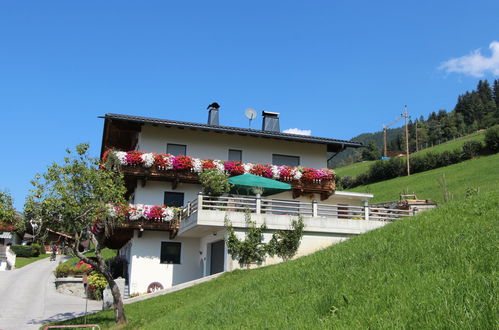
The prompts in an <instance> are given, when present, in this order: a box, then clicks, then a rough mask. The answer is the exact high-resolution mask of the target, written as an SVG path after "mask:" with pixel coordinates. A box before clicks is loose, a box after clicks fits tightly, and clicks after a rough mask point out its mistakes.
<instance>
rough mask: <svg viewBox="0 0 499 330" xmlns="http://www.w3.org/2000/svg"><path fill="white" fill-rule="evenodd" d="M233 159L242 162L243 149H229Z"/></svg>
mask: <svg viewBox="0 0 499 330" xmlns="http://www.w3.org/2000/svg"><path fill="white" fill-rule="evenodd" d="M228 160H231V161H236V162H242V161H243V152H242V151H241V150H235V149H229V159H228Z"/></svg>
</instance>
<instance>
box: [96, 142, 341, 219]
mask: <svg viewBox="0 0 499 330" xmlns="http://www.w3.org/2000/svg"><path fill="white" fill-rule="evenodd" d="M109 152H114V154H115V156H116V157H117V158H118V159H119V161H120V164H121V165H142V166H144V167H146V168H149V167H153V166H156V167H158V168H159V169H160V170H165V171H170V170H173V171H186V170H190V171H192V172H194V173H197V174H201V173H203V172H204V171H206V170H209V169H215V170H217V171H218V172H220V173H226V174H228V175H231V176H235V175H241V174H244V173H251V174H254V175H259V176H263V177H265V178H273V179H276V180H282V181H290V180H303V181H304V182H319V181H322V180H332V179H334V172H333V171H332V170H330V169H327V168H321V169H314V168H302V167H300V166H298V167H291V166H287V165H283V166H276V165H268V164H265V165H263V164H251V163H241V162H237V161H226V162H224V161H221V160H211V159H202V160H201V159H199V158H193V157H190V156H185V155H179V156H172V155H170V154H156V153H144V152H140V151H137V150H133V151H128V152H124V151H113V150H108V151H106V152H105V153H104V155H103V161H105V158H106V157H107V156H108V153H109ZM139 205H140V204H139ZM141 212H142V211H141V210H140V209H138V210H137V209H131V210H130V216H131V217H132V218H136V217H137V216H139V213H140V214H142V213H141Z"/></svg>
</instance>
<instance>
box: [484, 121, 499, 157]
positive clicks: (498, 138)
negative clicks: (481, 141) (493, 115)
mask: <svg viewBox="0 0 499 330" xmlns="http://www.w3.org/2000/svg"><path fill="white" fill-rule="evenodd" d="M485 145H486V146H487V149H489V150H490V151H492V152H499V126H492V127H489V129H487V131H486V132H485Z"/></svg>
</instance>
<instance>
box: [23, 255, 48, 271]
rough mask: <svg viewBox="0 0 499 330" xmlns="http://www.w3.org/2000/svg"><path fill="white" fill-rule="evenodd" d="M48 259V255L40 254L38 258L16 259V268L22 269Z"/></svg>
mask: <svg viewBox="0 0 499 330" xmlns="http://www.w3.org/2000/svg"><path fill="white" fill-rule="evenodd" d="M48 257H50V254H40V255H39V256H38V257H32V258H24V257H16V268H22V267H24V266H26V265H29V264H31V263H33V262H35V261H38V260H42V259H45V258H48Z"/></svg>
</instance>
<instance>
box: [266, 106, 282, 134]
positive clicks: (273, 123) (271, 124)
mask: <svg viewBox="0 0 499 330" xmlns="http://www.w3.org/2000/svg"><path fill="white" fill-rule="evenodd" d="M262 116H263V121H262V130H263V131H272V132H280V131H281V128H280V127H279V112H269V111H262Z"/></svg>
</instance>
